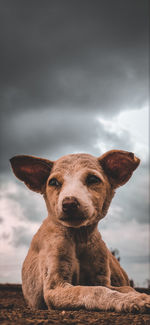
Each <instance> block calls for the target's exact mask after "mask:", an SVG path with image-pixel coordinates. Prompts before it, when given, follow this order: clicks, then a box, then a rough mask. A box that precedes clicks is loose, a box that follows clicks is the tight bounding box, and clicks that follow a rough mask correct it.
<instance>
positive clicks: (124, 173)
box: [98, 150, 140, 188]
mask: <svg viewBox="0 0 150 325" xmlns="http://www.w3.org/2000/svg"><path fill="white" fill-rule="evenodd" d="M98 160H99V162H100V164H101V166H102V168H103V170H104V172H105V173H106V175H107V177H108V179H109V181H110V183H111V185H112V186H113V187H114V188H116V187H118V186H121V185H123V184H125V183H126V182H127V181H128V180H129V178H130V177H131V175H132V173H133V171H134V170H135V169H136V168H137V167H138V165H139V163H140V159H139V158H137V157H135V155H134V154H133V153H132V152H127V151H123V150H110V151H108V152H106V153H105V154H104V155H102V156H101V157H99V158H98Z"/></svg>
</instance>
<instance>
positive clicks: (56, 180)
mask: <svg viewBox="0 0 150 325" xmlns="http://www.w3.org/2000/svg"><path fill="white" fill-rule="evenodd" d="M10 162H11V165H12V168H13V171H14V173H15V175H16V176H17V177H18V178H19V179H20V180H21V181H23V182H24V183H25V184H26V185H27V186H28V187H29V188H30V189H31V190H33V191H36V192H39V193H41V194H44V198H45V200H46V204H47V208H48V212H49V218H51V219H52V220H53V221H54V222H56V223H61V224H63V225H65V226H68V227H81V226H86V225H92V224H94V223H97V222H98V221H99V220H100V219H102V218H103V217H104V216H105V215H106V212H107V210H108V207H109V205H110V202H111V200H112V197H113V195H114V191H115V189H116V188H117V187H119V186H121V185H123V184H125V183H126V182H127V181H128V180H129V178H130V177H131V175H132V173H133V171H134V170H135V169H136V168H137V166H138V165H139V163H140V160H139V159H138V158H136V157H135V156H134V154H133V153H131V152H126V151H122V150H111V151H108V152H106V153H105V154H104V155H102V156H101V157H99V158H96V157H93V156H91V155H88V154H72V155H67V156H64V157H62V158H60V159H58V160H57V161H55V162H52V161H49V160H47V159H41V158H36V157H32V156H16V157H13V158H12V159H11V160H10Z"/></svg>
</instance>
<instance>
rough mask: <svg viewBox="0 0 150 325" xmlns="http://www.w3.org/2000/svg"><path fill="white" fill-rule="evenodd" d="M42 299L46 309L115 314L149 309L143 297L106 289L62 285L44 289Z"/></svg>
mask: <svg viewBox="0 0 150 325" xmlns="http://www.w3.org/2000/svg"><path fill="white" fill-rule="evenodd" d="M44 298H45V301H46V304H47V306H48V308H56V309H71V310H73V309H79V308H85V309H87V310H104V311H108V310H114V311H117V312H122V311H125V312H132V311H137V310H139V311H141V312H144V311H145V310H147V308H150V301H149V302H148V301H147V300H146V299H145V297H143V299H141V298H140V299H138V297H137V296H134V295H130V294H129V295H128V294H123V293H120V292H117V291H113V290H110V289H108V288H106V287H101V286H99V287H93V286H91V287H87V286H72V285H70V284H68V283H63V284H60V285H59V286H57V287H56V288H55V289H48V288H47V289H45V290H44Z"/></svg>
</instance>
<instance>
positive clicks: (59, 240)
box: [10, 150, 150, 312]
mask: <svg viewBox="0 0 150 325" xmlns="http://www.w3.org/2000/svg"><path fill="white" fill-rule="evenodd" d="M10 162H11V166H12V169H13V172H14V174H15V175H16V177H17V178H19V179H20V180H21V181H23V182H24V183H25V184H26V185H27V187H28V188H29V189H31V190H33V191H35V192H38V193H41V194H42V195H43V197H44V199H45V202H46V206H47V210H48V217H47V218H46V219H45V220H44V222H43V223H42V225H41V227H40V228H39V230H38V231H37V233H36V234H35V235H34V237H33V239H32V242H31V246H30V248H29V251H28V254H27V257H26V258H25V261H24V263H23V268H22V289H23V294H24V297H25V300H26V302H27V304H28V305H29V306H30V307H31V308H32V309H43V308H48V309H51V308H54V309H65V310H67V309H71V310H74V309H80V308H84V309H87V310H103V311H110V310H113V311H116V312H122V311H123V312H124V311H125V312H133V311H136V310H139V311H140V312H144V311H145V310H147V309H149V308H150V296H148V295H146V294H141V293H138V292H137V291H135V290H134V289H133V288H131V287H130V285H129V279H128V276H127V274H126V272H125V271H124V270H123V269H122V268H121V266H120V264H119V262H118V261H117V259H116V258H115V257H114V256H113V255H112V254H111V252H110V251H109V250H108V248H107V247H106V245H105V243H104V242H103V240H102V238H101V235H100V233H99V231H98V222H99V221H100V220H101V219H102V218H104V217H105V215H106V213H107V211H108V208H109V205H110V203H111V200H112V198H113V196H114V194H115V190H116V188H117V187H119V186H122V185H124V184H125V183H126V182H127V181H128V180H129V179H130V177H131V175H132V173H133V171H134V170H135V169H136V168H137V167H138V165H139V163H140V159H138V158H137V157H136V156H135V155H134V154H133V153H132V152H127V151H123V150H110V151H108V152H106V153H105V154H103V155H102V156H100V157H99V158H96V157H94V156H92V155H89V154H84V153H83V154H81V153H80V154H70V155H66V156H63V157H61V158H60V159H58V160H57V161H50V160H47V159H42V158H37V157H33V156H26V155H19V156H15V157H13V158H12V159H10Z"/></svg>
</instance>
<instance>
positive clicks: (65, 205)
mask: <svg viewBox="0 0 150 325" xmlns="http://www.w3.org/2000/svg"><path fill="white" fill-rule="evenodd" d="M62 212H63V214H62V216H61V218H60V219H61V220H62V221H65V222H67V223H69V224H72V225H77V224H81V223H83V221H84V220H85V219H86V218H85V216H84V214H83V212H82V210H81V206H80V203H79V201H78V200H77V199H76V198H75V197H73V196H71V197H65V198H64V199H63V201H62Z"/></svg>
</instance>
